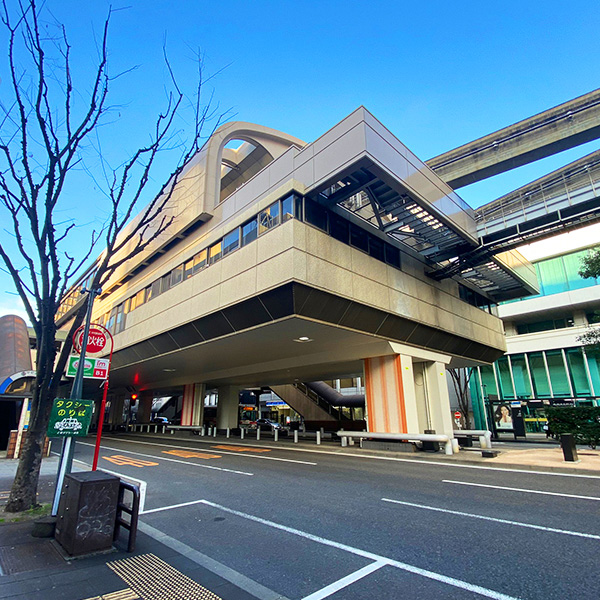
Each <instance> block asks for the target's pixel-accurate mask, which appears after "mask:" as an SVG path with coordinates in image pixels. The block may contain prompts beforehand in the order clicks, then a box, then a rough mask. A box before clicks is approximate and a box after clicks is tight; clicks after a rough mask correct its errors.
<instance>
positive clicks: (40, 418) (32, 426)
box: [5, 387, 51, 512]
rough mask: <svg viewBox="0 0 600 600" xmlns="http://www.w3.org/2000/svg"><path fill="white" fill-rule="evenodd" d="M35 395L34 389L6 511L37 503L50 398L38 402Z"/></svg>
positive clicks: (28, 507)
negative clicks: (25, 432) (25, 434)
mask: <svg viewBox="0 0 600 600" xmlns="http://www.w3.org/2000/svg"><path fill="white" fill-rule="evenodd" d="M39 396H40V394H39V393H38V390H37V387H36V389H35V390H34V397H33V398H32V401H31V417H30V420H29V428H28V430H27V437H26V439H25V443H24V444H23V447H22V449H21V453H20V458H19V465H18V467H17V474H16V475H15V479H14V481H13V486H12V490H11V493H10V498H9V500H8V503H7V504H6V507H5V510H6V512H21V511H23V510H28V509H30V508H32V507H34V506H37V504H38V502H37V487H38V479H39V473H40V467H41V465H42V452H43V450H44V441H45V439H46V430H47V428H48V419H49V418H50V408H51V402H50V399H49V398H48V397H46V398H43V399H42V398H40V397H39ZM46 396H48V394H46Z"/></svg>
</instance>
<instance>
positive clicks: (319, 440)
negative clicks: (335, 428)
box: [317, 431, 321, 446]
mask: <svg viewBox="0 0 600 600" xmlns="http://www.w3.org/2000/svg"><path fill="white" fill-rule="evenodd" d="M320 445H321V432H320V431H317V446H320Z"/></svg>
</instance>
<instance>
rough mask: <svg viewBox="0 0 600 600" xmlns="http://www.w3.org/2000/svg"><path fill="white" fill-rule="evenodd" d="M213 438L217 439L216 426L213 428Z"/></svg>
mask: <svg viewBox="0 0 600 600" xmlns="http://www.w3.org/2000/svg"><path fill="white" fill-rule="evenodd" d="M213 437H217V426H216V425H215V426H214V427H213Z"/></svg>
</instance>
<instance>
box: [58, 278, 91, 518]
mask: <svg viewBox="0 0 600 600" xmlns="http://www.w3.org/2000/svg"><path fill="white" fill-rule="evenodd" d="M101 292H102V290H101V289H99V288H97V289H91V290H85V289H84V290H82V293H87V294H88V305H87V311H86V314H85V328H84V330H83V339H82V342H81V354H80V357H79V364H78V365H77V372H76V373H75V379H74V380H73V387H72V388H71V396H70V398H71V400H81V394H82V393H83V371H84V367H85V351H86V348H87V342H88V336H89V333H90V324H91V322H92V309H93V307H94V299H95V298H96V296H98V295H99V294H100V293H101ZM74 451H75V439H74V438H73V436H72V435H69V436H67V437H66V438H65V439H64V440H63V446H62V450H61V453H60V462H59V465H58V474H57V477H56V488H55V490H54V502H53V503H52V516H53V517H55V516H56V514H57V513H58V503H59V501H60V493H61V491H62V486H63V483H64V481H65V475H66V474H67V473H70V472H71V467H72V465H73V453H74Z"/></svg>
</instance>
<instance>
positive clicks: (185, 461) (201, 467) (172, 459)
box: [79, 442, 254, 475]
mask: <svg viewBox="0 0 600 600" xmlns="http://www.w3.org/2000/svg"><path fill="white" fill-rule="evenodd" d="M79 443H80V444H82V445H84V446H95V444H87V443H85V442H79ZM101 448H103V449H104V450H114V451H116V452H127V454H135V455H136V456H145V457H147V458H153V459H155V460H166V461H169V462H174V463H179V464H182V465H192V467H198V468H199V469H212V470H213V471H225V472H226V473H236V474H238V475H254V473H246V472H245V471H236V470H234V469H226V468H225V467H211V466H210V465H200V464H198V463H193V462H189V461H187V460H177V459H175V458H166V457H165V456H155V455H154V454H143V453H141V452H133V451H132V450H123V448H111V447H110V446H105V445H104V444H102V445H101Z"/></svg>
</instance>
